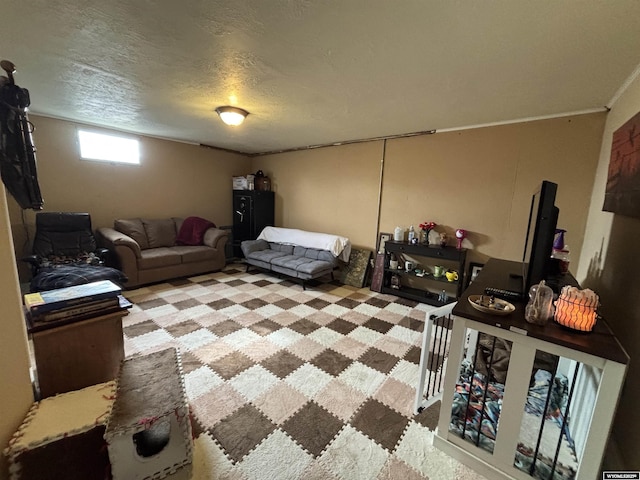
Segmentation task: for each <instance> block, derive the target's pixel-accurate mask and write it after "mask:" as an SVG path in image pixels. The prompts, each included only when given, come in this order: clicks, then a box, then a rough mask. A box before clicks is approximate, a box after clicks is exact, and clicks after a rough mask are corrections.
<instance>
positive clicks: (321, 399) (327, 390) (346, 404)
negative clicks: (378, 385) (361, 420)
mask: <svg viewBox="0 0 640 480" xmlns="http://www.w3.org/2000/svg"><path fill="white" fill-rule="evenodd" d="M365 398H366V395H365V394H364V393H362V392H360V391H359V390H356V389H355V388H353V387H350V386H349V385H347V384H346V383H344V382H343V381H341V380H338V379H333V380H331V381H330V382H329V383H328V384H327V385H326V386H325V387H324V388H323V389H322V390H321V391H320V392H318V394H317V395H316V396H315V401H316V402H317V403H318V405H321V406H323V407H324V408H326V409H327V410H328V411H330V412H331V413H333V414H334V415H335V416H336V417H338V418H340V419H341V420H343V421H345V422H346V421H348V420H349V419H350V418H351V416H352V415H353V414H354V412H355V411H356V410H357V409H358V408H359V407H360V405H362V402H364V400H365Z"/></svg>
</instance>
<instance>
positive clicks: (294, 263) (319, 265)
mask: <svg viewBox="0 0 640 480" xmlns="http://www.w3.org/2000/svg"><path fill="white" fill-rule="evenodd" d="M271 264H272V265H277V266H278V267H281V268H287V269H289V270H293V271H295V272H301V273H305V274H307V275H317V274H319V273H321V272H325V271H331V270H332V269H333V265H331V263H329V262H325V261H324V260H314V259H311V258H307V257H300V256H297V255H285V256H283V257H278V258H274V259H273V260H272V261H271Z"/></svg>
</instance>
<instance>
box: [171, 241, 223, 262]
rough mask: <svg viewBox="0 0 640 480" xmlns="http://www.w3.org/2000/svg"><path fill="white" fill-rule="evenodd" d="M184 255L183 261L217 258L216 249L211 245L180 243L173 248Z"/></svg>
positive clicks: (181, 255)
mask: <svg viewBox="0 0 640 480" xmlns="http://www.w3.org/2000/svg"><path fill="white" fill-rule="evenodd" d="M171 250H172V251H174V252H176V253H177V254H178V255H180V257H182V263H190V262H202V261H206V260H211V259H213V258H216V255H217V253H216V251H215V250H214V249H213V248H211V247H204V246H201V245H200V246H189V245H178V246H176V247H173V248H172V249H171Z"/></svg>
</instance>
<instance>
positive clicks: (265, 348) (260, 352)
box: [244, 338, 281, 362]
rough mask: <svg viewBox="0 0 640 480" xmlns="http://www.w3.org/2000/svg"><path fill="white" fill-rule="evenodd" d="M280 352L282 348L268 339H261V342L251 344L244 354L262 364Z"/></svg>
mask: <svg viewBox="0 0 640 480" xmlns="http://www.w3.org/2000/svg"><path fill="white" fill-rule="evenodd" d="M280 350H281V347H280V346H278V345H276V344H275V343H272V342H270V341H269V340H267V339H266V338H261V339H259V340H256V341H255V342H251V344H250V345H249V346H248V347H247V348H246V349H245V350H244V352H245V354H246V355H247V356H248V357H249V358H251V359H252V360H255V361H256V362H261V361H262V360H264V359H265V358H268V357H270V356H271V355H273V354H274V353H276V352H278V351H280Z"/></svg>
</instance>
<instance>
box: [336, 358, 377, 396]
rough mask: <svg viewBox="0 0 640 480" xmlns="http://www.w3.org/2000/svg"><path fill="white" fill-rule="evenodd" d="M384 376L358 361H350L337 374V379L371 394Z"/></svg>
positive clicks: (366, 393)
mask: <svg viewBox="0 0 640 480" xmlns="http://www.w3.org/2000/svg"><path fill="white" fill-rule="evenodd" d="M385 378H386V376H385V375H383V374H382V373H380V372H378V371H377V370H374V369H373V368H371V367H367V366H366V365H363V364H362V363H360V362H354V363H352V364H351V365H350V366H349V368H347V369H346V370H345V371H344V372H342V373H341V374H340V375H339V376H338V379H340V380H342V381H343V382H344V383H346V384H347V385H349V386H351V387H353V388H355V389H357V390H360V391H361V392H362V393H364V394H365V395H373V392H375V391H376V390H377V389H378V387H379V386H380V385H381V384H382V382H383V381H384V380H385Z"/></svg>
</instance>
